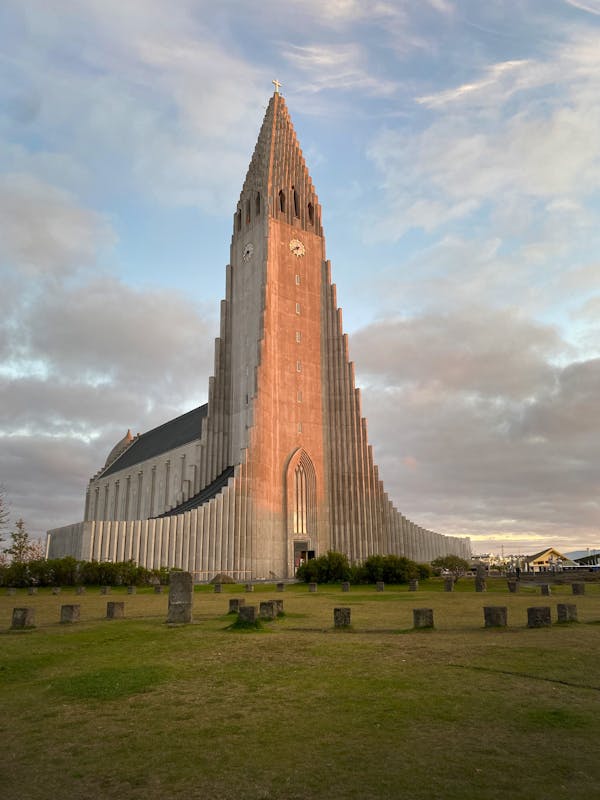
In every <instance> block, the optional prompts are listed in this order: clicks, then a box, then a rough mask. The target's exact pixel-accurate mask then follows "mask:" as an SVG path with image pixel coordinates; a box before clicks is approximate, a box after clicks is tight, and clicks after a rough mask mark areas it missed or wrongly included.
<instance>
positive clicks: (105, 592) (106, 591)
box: [100, 586, 110, 594]
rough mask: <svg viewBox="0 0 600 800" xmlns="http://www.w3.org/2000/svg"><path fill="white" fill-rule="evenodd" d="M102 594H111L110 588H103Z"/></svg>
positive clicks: (101, 589)
mask: <svg viewBox="0 0 600 800" xmlns="http://www.w3.org/2000/svg"><path fill="white" fill-rule="evenodd" d="M100 594H110V586H101V587H100Z"/></svg>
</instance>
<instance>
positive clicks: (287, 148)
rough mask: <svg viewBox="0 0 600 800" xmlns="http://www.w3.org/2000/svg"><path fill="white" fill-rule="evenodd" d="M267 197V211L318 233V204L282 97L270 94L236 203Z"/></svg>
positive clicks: (239, 204) (319, 232)
mask: <svg viewBox="0 0 600 800" xmlns="http://www.w3.org/2000/svg"><path fill="white" fill-rule="evenodd" d="M257 193H258V194H260V196H261V198H262V202H263V203H264V202H265V199H266V200H268V213H269V215H270V216H271V217H275V218H277V219H282V218H283V219H286V220H287V221H288V222H289V223H290V224H291V225H295V226H297V227H300V228H304V229H305V230H311V231H314V232H315V233H317V234H319V235H321V234H322V228H321V207H320V205H319V198H318V197H317V193H316V191H315V188H314V186H313V182H312V179H311V177H310V175H309V173H308V168H307V166H306V162H305V160H304V155H303V153H302V149H301V148H300V144H299V142H298V137H297V136H296V131H295V130H294V126H293V125H292V120H291V118H290V115H289V112H288V110H287V106H286V104H285V100H284V99H283V97H282V96H281V95H280V94H279V93H278V92H275V94H274V95H273V96H272V97H271V100H270V101H269V105H268V106H267V110H266V113H265V117H264V120H263V124H262V127H261V129H260V133H259V134H258V140H257V142H256V147H255V148H254V153H253V155H252V159H251V161H250V166H249V167H248V172H247V174H246V179H245V181H244V185H243V187H242V193H241V195H240V200H239V203H238V211H242V213H244V209H243V205H244V202H248V201H250V202H251V203H255V202H256V195H257ZM282 206H283V208H282Z"/></svg>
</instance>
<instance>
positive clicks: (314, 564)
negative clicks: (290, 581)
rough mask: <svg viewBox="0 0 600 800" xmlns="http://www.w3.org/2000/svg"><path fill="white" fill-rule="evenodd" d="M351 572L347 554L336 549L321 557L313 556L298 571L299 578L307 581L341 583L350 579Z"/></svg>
mask: <svg viewBox="0 0 600 800" xmlns="http://www.w3.org/2000/svg"><path fill="white" fill-rule="evenodd" d="M350 574H351V569H350V563H349V562H348V558H347V556H345V555H344V554H343V553H336V552H335V551H334V550H329V551H328V552H327V555H324V556H319V558H311V559H310V561H307V562H306V563H305V564H302V565H301V566H299V567H298V569H297V571H296V577H297V578H298V580H300V581H305V583H340V582H341V581H347V580H349V578H350Z"/></svg>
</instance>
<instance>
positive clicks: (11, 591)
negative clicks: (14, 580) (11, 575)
mask: <svg viewBox="0 0 600 800" xmlns="http://www.w3.org/2000/svg"><path fill="white" fill-rule="evenodd" d="M16 593H17V590H16V589H15V587H14V586H9V587H8V589H7V590H6V594H7V595H8V596H9V597H13V596H14V595H15V594H16Z"/></svg>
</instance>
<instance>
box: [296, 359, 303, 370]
mask: <svg viewBox="0 0 600 800" xmlns="http://www.w3.org/2000/svg"><path fill="white" fill-rule="evenodd" d="M296 372H302V362H301V361H296Z"/></svg>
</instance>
